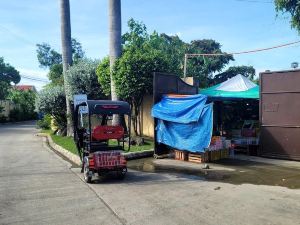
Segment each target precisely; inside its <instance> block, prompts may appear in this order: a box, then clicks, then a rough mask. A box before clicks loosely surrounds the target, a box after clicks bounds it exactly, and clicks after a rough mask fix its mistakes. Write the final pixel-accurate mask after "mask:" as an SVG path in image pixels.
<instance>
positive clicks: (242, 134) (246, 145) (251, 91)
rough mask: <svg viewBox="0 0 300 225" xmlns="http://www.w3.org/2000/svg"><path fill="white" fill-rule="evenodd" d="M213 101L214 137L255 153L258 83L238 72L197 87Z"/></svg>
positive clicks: (252, 153)
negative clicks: (219, 82) (209, 84)
mask: <svg viewBox="0 0 300 225" xmlns="http://www.w3.org/2000/svg"><path fill="white" fill-rule="evenodd" d="M200 93H201V94H203V95H206V96H207V97H208V100H209V101H211V102H214V129H213V133H214V135H215V136H220V137H222V138H226V139H227V140H231V141H232V143H233V145H232V146H233V147H234V148H235V149H236V150H239V151H244V152H246V153H247V154H250V155H257V149H258V144H259V123H258V120H259V86H258V85H256V84H255V83H253V82H252V81H250V80H249V79H248V78H246V77H244V76H242V75H237V76H235V77H233V78H231V79H229V80H227V81H225V82H223V83H221V84H217V85H215V86H213V87H210V88H207V89H203V90H200Z"/></svg>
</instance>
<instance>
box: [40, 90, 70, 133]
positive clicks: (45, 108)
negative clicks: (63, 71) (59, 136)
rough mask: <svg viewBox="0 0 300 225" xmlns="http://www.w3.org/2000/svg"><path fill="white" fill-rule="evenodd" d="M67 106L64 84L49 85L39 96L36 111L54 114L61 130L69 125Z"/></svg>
mask: <svg viewBox="0 0 300 225" xmlns="http://www.w3.org/2000/svg"><path fill="white" fill-rule="evenodd" d="M66 108H67V107H66V95H65V91H64V88H63V87H62V86H49V87H47V88H45V89H43V90H42V91H40V93H39V94H38V96H37V99H36V111H38V112H41V113H44V114H48V115H50V116H52V117H53V119H54V120H55V121H56V123H57V126H58V129H60V130H63V129H64V128H65V127H66V126H67V113H66V111H67V109H66Z"/></svg>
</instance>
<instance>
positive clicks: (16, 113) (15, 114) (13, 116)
mask: <svg viewBox="0 0 300 225" xmlns="http://www.w3.org/2000/svg"><path fill="white" fill-rule="evenodd" d="M9 119H10V121H12V122H15V121H22V120H24V119H23V115H22V111H21V110H20V109H19V108H14V109H12V110H10V112H9Z"/></svg>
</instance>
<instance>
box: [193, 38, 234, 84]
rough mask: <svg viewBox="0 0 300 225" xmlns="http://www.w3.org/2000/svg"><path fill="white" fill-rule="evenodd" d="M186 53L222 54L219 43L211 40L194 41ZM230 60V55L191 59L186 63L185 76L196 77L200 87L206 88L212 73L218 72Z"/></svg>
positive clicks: (231, 57) (231, 58)
mask: <svg viewBox="0 0 300 225" xmlns="http://www.w3.org/2000/svg"><path fill="white" fill-rule="evenodd" d="M187 52H188V53H224V52H222V50H221V45H220V43H218V42H216V41H214V40H211V39H204V40H195V41H192V42H191V44H189V46H188V48H187ZM231 60H234V59H233V56H232V55H221V56H211V57H201V56H200V57H193V58H190V59H189V60H188V63H187V75H188V76H193V77H197V78H198V79H199V82H200V87H207V86H208V83H209V80H210V79H211V78H212V77H213V73H215V72H220V71H221V70H222V69H223V68H224V67H225V66H226V65H227V64H228V63H229V62H230V61H231Z"/></svg>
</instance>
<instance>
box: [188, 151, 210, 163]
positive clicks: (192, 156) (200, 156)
mask: <svg viewBox="0 0 300 225" xmlns="http://www.w3.org/2000/svg"><path fill="white" fill-rule="evenodd" d="M188 160H189V162H194V163H205V162H208V161H209V155H208V152H203V153H191V152H189V155H188Z"/></svg>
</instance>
